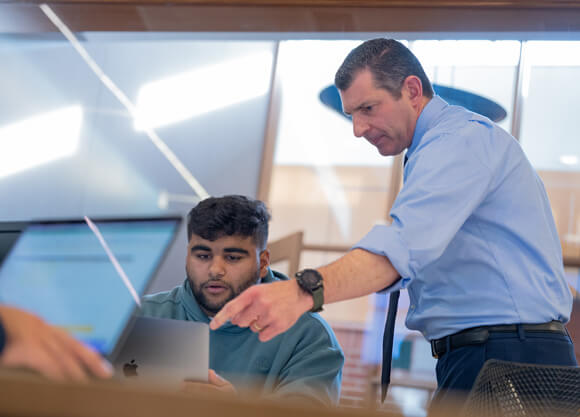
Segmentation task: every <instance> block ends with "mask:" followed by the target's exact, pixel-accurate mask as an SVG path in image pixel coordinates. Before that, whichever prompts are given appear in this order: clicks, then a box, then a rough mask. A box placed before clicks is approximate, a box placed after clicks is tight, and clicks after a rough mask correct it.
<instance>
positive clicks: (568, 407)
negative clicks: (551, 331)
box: [463, 359, 580, 417]
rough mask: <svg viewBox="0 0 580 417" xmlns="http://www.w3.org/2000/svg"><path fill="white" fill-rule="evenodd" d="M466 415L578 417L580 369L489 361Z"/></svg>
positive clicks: (473, 393)
mask: <svg viewBox="0 0 580 417" xmlns="http://www.w3.org/2000/svg"><path fill="white" fill-rule="evenodd" d="M463 416H464V417H470V416H497V417H500V416H501V417H523V416H526V417H544V416H545V417H568V416H570V417H578V416H580V368H577V367H576V368H575V367H567V366H549V365H532V364H524V363H516V362H506V361H500V360H495V359H490V360H488V361H487V362H486V363H485V364H484V366H483V368H482V369H481V371H480V372H479V374H478V376H477V379H476V381H475V384H474V386H473V388H472V390H471V391H470V393H469V395H468V397H467V402H466V404H465V408H464V409H463Z"/></svg>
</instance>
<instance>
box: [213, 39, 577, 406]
mask: <svg viewBox="0 0 580 417" xmlns="http://www.w3.org/2000/svg"><path fill="white" fill-rule="evenodd" d="M335 84H336V86H337V87H338V89H339V90H340V94H341V97H342V103H343V107H344V111H345V113H347V114H350V115H351V116H352V120H353V130H354V134H355V136H357V137H364V138H365V139H366V140H367V141H368V142H370V143H371V144H372V145H373V146H375V147H376V148H377V149H378V151H379V153H380V154H381V155H385V156H387V155H396V154H399V153H401V152H403V151H404V150H405V149H406V150H407V153H406V155H405V160H406V163H405V169H404V186H403V188H402V190H401V192H400V193H399V195H398V197H397V199H396V201H395V203H394V206H393V209H392V211H391V213H390V214H391V217H392V219H393V222H392V224H391V225H389V226H377V227H375V228H373V229H372V230H371V231H370V232H369V233H368V234H367V235H366V236H365V237H364V238H363V239H362V240H361V241H360V242H358V243H357V244H356V245H355V246H354V248H353V250H351V251H350V252H349V253H347V254H346V255H345V256H343V257H342V258H340V259H338V260H337V261H335V262H333V263H331V264H329V265H327V266H324V267H321V268H318V269H317V270H309V272H307V273H306V274H307V275H311V276H313V277H315V278H316V277H317V278H318V280H317V279H312V281H314V282H315V281H318V284H317V285H318V286H314V287H309V286H308V285H305V284H303V283H302V282H300V280H299V281H298V282H296V281H290V282H286V283H280V284H275V286H274V285H272V286H271V287H270V288H255V289H252V290H250V291H247V292H246V293H245V294H241V295H240V296H239V297H238V299H236V300H235V302H232V303H230V304H228V305H226V306H225V307H224V309H223V310H222V312H220V313H219V314H218V315H217V316H216V318H215V319H214V322H213V323H212V326H214V327H215V326H219V325H221V324H222V323H223V321H224V320H225V319H227V318H232V317H233V318H234V319H233V320H234V322H235V323H236V324H238V325H239V326H247V325H248V324H249V323H250V322H251V320H252V318H253V317H256V316H259V317H260V318H262V317H268V318H269V320H268V321H266V322H265V323H264V324H265V326H263V327H265V330H264V331H263V332H261V333H260V339H261V340H263V341H265V340H269V339H270V338H271V337H273V336H274V335H275V334H277V333H278V332H279V331H282V330H284V329H285V328H286V327H287V326H288V325H289V324H290V323H292V320H293V319H294V318H295V317H297V316H298V315H299V314H301V313H302V312H303V311H306V310H309V309H311V308H313V309H317V308H319V307H320V301H319V300H320V296H316V292H321V291H322V290H320V289H319V288H318V287H320V286H323V292H324V300H325V302H334V301H339V300H343V299H347V298H353V297H358V296H361V295H364V294H369V293H372V292H374V291H380V290H382V289H384V288H387V289H388V290H389V291H393V290H397V289H400V288H406V289H408V291H409V297H410V303H411V304H410V308H409V313H408V315H407V321H406V324H407V326H408V327H409V328H411V329H416V330H419V331H421V332H422V333H423V335H424V336H425V338H426V339H427V340H429V341H430V342H431V345H432V350H433V354H434V356H435V357H437V358H438V363H437V381H438V386H439V390H438V393H437V399H441V398H443V397H444V396H445V395H446V392H448V390H464V391H465V390H469V389H470V388H471V386H472V385H473V382H474V381H475V378H476V376H477V373H478V372H479V370H480V369H481V367H482V366H483V363H484V362H485V361H486V360H487V359H492V358H495V359H503V360H509V361H517V362H527V363H544V364H553V365H576V360H575V356H574V351H573V345H572V342H571V340H570V338H569V336H568V334H567V332H566V330H565V328H564V325H563V324H564V323H566V322H567V321H568V319H569V315H570V311H571V306H572V296H571V293H570V290H569V288H568V286H567V284H566V280H565V277H564V270H563V265H562V253H561V247H560V242H559V239H558V235H557V233H556V228H555V225H554V221H553V218H552V213H551V210H550V206H549V202H548V198H547V195H546V192H545V190H544V187H543V184H542V182H541V180H540V179H539V177H538V176H537V174H536V172H535V171H534V169H533V167H532V166H531V165H530V163H529V161H528V160H527V159H526V156H525V155H524V153H523V151H522V149H521V148H520V146H519V144H518V143H517V141H516V140H515V139H514V138H513V137H512V136H510V135H509V134H508V133H506V132H505V131H504V130H502V129H501V128H499V127H498V126H497V125H495V124H494V123H493V122H491V121H490V120H489V119H487V118H485V117H483V116H480V115H477V114H475V113H471V112H469V111H467V110H466V109H464V108H462V107H457V106H450V105H448V104H447V103H446V102H445V101H443V100H442V99H441V98H440V97H438V96H435V95H434V94H433V89H432V87H431V83H430V82H429V80H428V78H427V77H426V75H425V73H424V71H423V69H422V67H421V64H420V63H419V61H418V60H417V59H416V57H415V56H414V55H413V54H412V53H411V52H410V51H409V50H408V49H407V48H406V47H405V46H403V45H402V44H401V43H399V42H397V41H394V40H387V39H374V40H370V41H367V42H365V43H363V44H362V45H360V46H359V47H357V48H355V49H354V50H353V51H352V52H351V53H350V54H349V55H348V56H347V57H346V59H345V61H344V62H343V64H342V66H341V67H340V69H339V70H338V72H337V74H336V78H335ZM298 288H301V289H302V290H303V291H299V290H298ZM317 299H318V300H317Z"/></svg>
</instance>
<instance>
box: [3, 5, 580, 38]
mask: <svg viewBox="0 0 580 417" xmlns="http://www.w3.org/2000/svg"><path fill="white" fill-rule="evenodd" d="M39 4H41V2H40V1H31V2H20V1H2V0H0V33H38V32H51V31H55V30H56V29H55V28H54V27H53V26H52V25H51V24H50V22H49V21H48V19H47V18H46V17H45V16H44V15H43V13H42V12H41V11H40V9H39V7H38V5H39ZM47 4H48V5H50V6H51V8H52V9H53V10H54V11H55V12H56V13H57V14H58V15H59V16H60V18H61V19H62V20H63V21H64V22H65V24H66V25H67V26H68V27H69V28H70V29H71V30H73V31H75V32H82V31H192V32H281V33H284V32H339V33H340V32H345V33H348V32H466V33H470V32H500V33H501V32H564V33H565V32H580V1H576V0H574V1H569V0H552V1H533V0H530V1H523V0H521V1H520V0H504V1H500V0H486V1H475V0H471V1H468V0H446V1H436V0H433V1H426V0H405V1H400V0H390V1H389V0H381V1H379V0H357V1H352V0H292V1H289V0H252V1H250V0H244V1H241V0H205V1H198V0H174V1H172V2H169V3H168V2H166V1H161V0H139V1H137V0H101V1H92V2H90V1H87V0H61V1H58V2H47ZM355 6H356V7H355Z"/></svg>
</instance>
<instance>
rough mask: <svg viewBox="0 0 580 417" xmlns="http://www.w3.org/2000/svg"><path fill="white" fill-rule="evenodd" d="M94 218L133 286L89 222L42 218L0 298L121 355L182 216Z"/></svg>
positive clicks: (19, 250) (12, 261) (12, 262)
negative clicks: (124, 343) (131, 327)
mask: <svg viewBox="0 0 580 417" xmlns="http://www.w3.org/2000/svg"><path fill="white" fill-rule="evenodd" d="M93 222H94V223H95V224H96V226H97V228H98V230H99V231H100V233H101V235H102V237H103V238H104V240H105V242H106V244H107V245H108V247H109V248H110V250H111V252H112V254H113V255H114V257H115V258H116V260H117V261H118V263H119V264H120V266H121V267H122V270H123V271H124V272H125V273H126V276H127V277H128V279H129V282H130V284H127V283H125V282H124V280H123V279H122V278H121V276H120V274H119V273H118V271H117V269H115V266H114V265H113V263H112V262H111V259H110V258H109V256H108V255H107V253H106V251H105V249H104V247H103V245H102V243H101V242H100V241H99V239H98V238H97V235H96V234H95V233H94V232H93V231H92V230H91V229H90V228H89V226H88V224H87V223H86V222H85V221H84V220H70V221H62V220H59V221H34V222H30V223H29V224H28V225H27V226H26V228H25V229H24V230H23V231H22V233H21V234H20V236H19V238H18V240H17V241H16V243H15V244H14V246H13V247H12V250H11V251H10V252H9V253H8V255H7V256H6V258H5V259H4V262H3V264H2V265H1V266H0V302H1V303H5V304H8V305H13V306H16V307H20V308H23V309H25V310H28V311H31V312H33V313H36V314H37V315H39V316H40V317H42V318H43V319H44V320H46V321H47V322H49V323H51V324H53V325H56V326H60V327H62V328H63V329H66V330H67V331H69V332H70V333H71V334H72V335H73V336H75V337H76V338H77V339H79V340H81V341H83V342H85V343H87V344H89V345H91V346H92V347H94V348H95V349H96V350H97V351H98V352H100V353H101V354H102V355H103V356H105V357H107V358H109V359H110V360H113V359H114V357H115V355H116V354H117V353H118V351H119V350H120V347H121V345H122V343H123V341H124V338H125V336H126V333H127V329H128V328H129V327H130V324H132V323H131V322H132V320H133V319H132V317H133V313H134V312H135V309H136V308H138V307H137V301H139V298H140V297H141V296H142V295H143V294H144V292H145V291H146V289H147V286H148V285H149V284H150V282H151V281H152V280H153V277H154V276H155V273H156V271H157V269H158V267H159V265H160V264H161V262H162V260H163V258H164V256H165V254H166V252H167V250H168V248H169V246H170V245H171V243H172V242H173V240H174V239H175V236H176V234H177V230H178V226H179V224H180V222H181V218H179V217H172V218H140V219H105V220H93ZM129 287H132V288H133V290H131V289H130V288H129ZM132 291H133V294H132ZM135 294H136V296H135Z"/></svg>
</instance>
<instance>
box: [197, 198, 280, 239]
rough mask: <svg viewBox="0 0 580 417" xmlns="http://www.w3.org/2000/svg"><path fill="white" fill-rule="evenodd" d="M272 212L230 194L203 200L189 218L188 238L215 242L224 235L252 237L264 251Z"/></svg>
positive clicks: (247, 199) (255, 201) (255, 202)
mask: <svg viewBox="0 0 580 417" xmlns="http://www.w3.org/2000/svg"><path fill="white" fill-rule="evenodd" d="M269 220H270V213H268V209H267V208H266V205H265V204H264V203H263V202H262V201H260V200H252V199H250V198H248V197H245V196H243V195H226V196H223V197H210V198H207V199H205V200H202V201H201V202H200V203H198V204H197V206H195V207H194V208H192V209H191V211H190V212H189V214H188V215H187V238H188V240H191V236H192V235H194V234H195V235H197V236H200V237H202V238H203V239H206V240H210V241H214V240H216V239H219V238H220V237H223V236H243V237H248V236H251V237H252V238H253V241H254V243H255V244H256V246H257V247H258V248H259V249H260V250H264V249H265V248H266V243H267V242H268V221H269Z"/></svg>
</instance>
